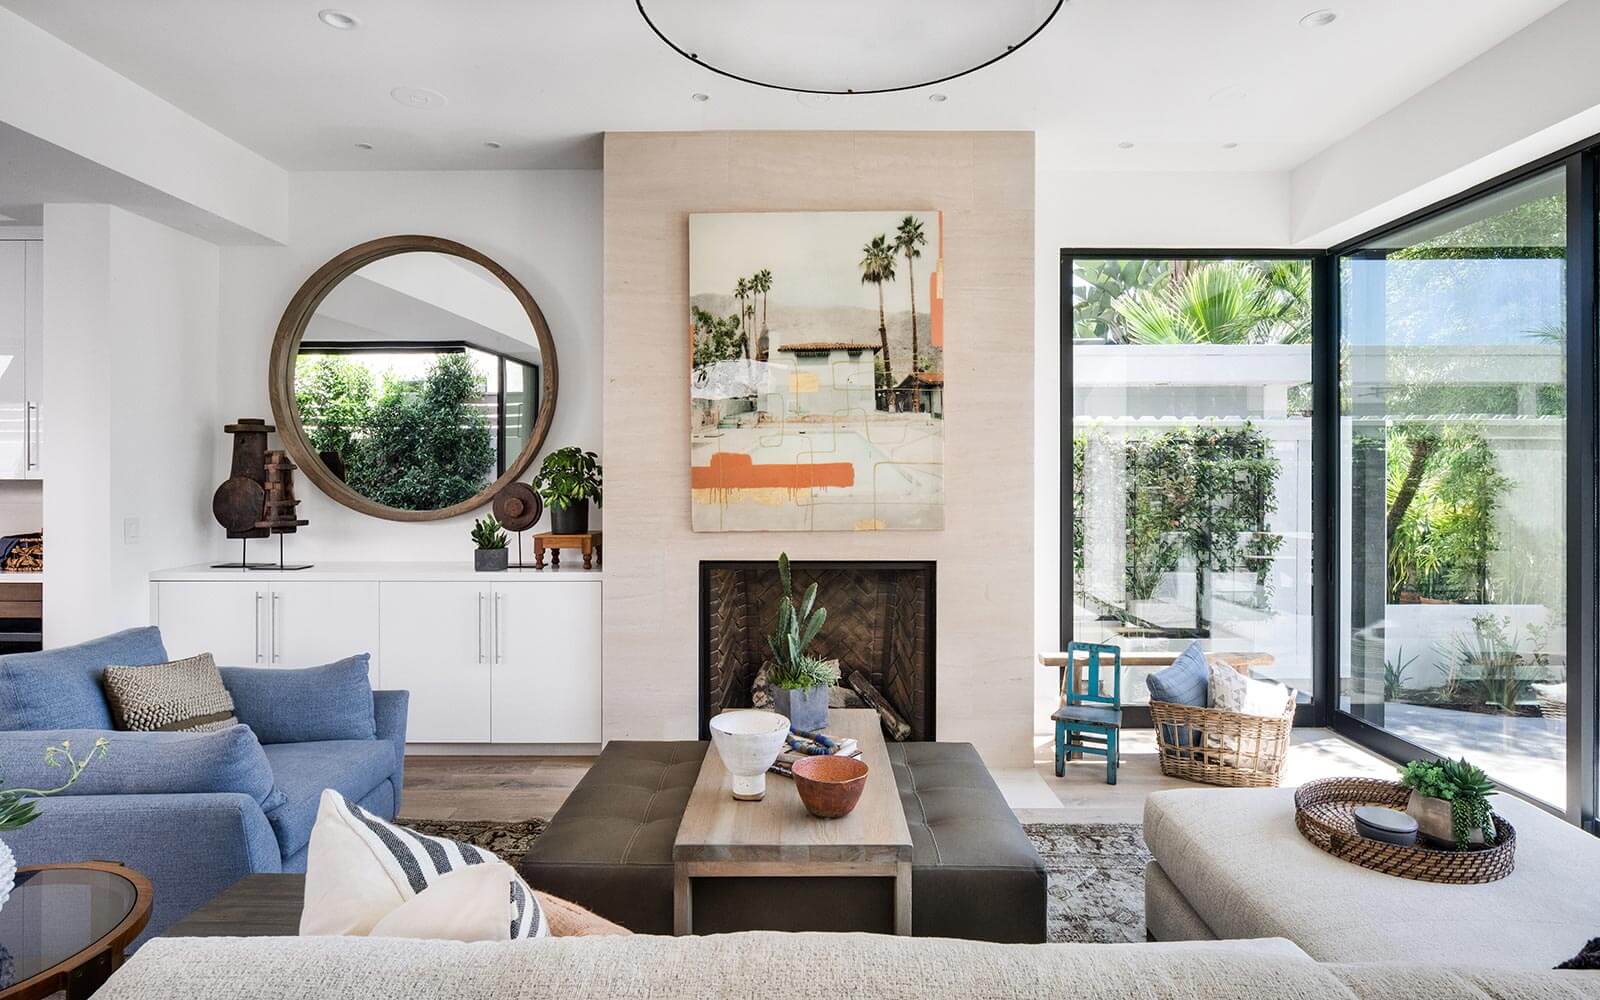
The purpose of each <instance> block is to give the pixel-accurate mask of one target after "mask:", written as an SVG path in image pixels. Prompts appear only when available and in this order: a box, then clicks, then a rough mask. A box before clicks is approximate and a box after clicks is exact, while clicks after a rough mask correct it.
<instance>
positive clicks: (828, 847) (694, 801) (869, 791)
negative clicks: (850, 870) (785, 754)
mask: <svg viewBox="0 0 1600 1000" xmlns="http://www.w3.org/2000/svg"><path fill="white" fill-rule="evenodd" d="M828 735H829V736H831V737H833V738H835V739H838V738H841V737H849V738H852V739H855V740H856V741H857V742H858V743H859V744H860V745H861V759H862V761H863V762H865V763H866V765H867V785H866V788H864V789H862V792H861V801H860V803H859V804H857V805H856V808H855V810H854V811H853V812H851V813H850V815H848V816H844V817H842V818H840V819H816V818H815V817H813V816H812V815H811V814H810V813H808V812H806V809H805V806H804V805H802V804H801V803H800V793H799V792H797V791H796V790H795V787H794V781H793V780H792V779H789V778H785V777H781V776H779V775H776V774H769V775H767V796H766V798H764V799H762V800H761V801H760V802H740V801H737V800H736V799H734V797H733V784H732V779H731V776H730V775H729V774H728V769H727V768H726V767H724V766H723V763H722V758H721V756H719V755H718V754H717V752H716V750H715V748H714V745H713V749H712V750H711V751H709V752H708V753H707V754H706V758H705V763H704V764H702V765H701V767H700V777H699V780H698V781H696V782H695V786H694V790H693V791H692V792H691V793H690V794H689V806H688V808H687V809H686V810H685V811H684V814H683V823H682V824H681V825H680V826H679V827H678V839H677V840H676V841H675V842H674V843H673V847H672V859H673V860H674V861H676V862H744V863H780V864H796V865H815V864H826V863H860V862H866V863H880V864H881V863H886V862H887V863H893V862H897V861H909V860H910V859H911V830H910V828H909V827H907V826H906V815H905V811H904V810H903V809H902V808H901V807H900V791H899V788H898V787H897V786H896V785H895V781H894V769H893V767H892V766H891V765H890V763H889V751H888V748H887V747H886V746H885V745H884V741H883V730H882V727H881V726H880V725H879V722H878V713H876V712H874V711H872V710H871V709H859V708H857V709H849V708H836V709H833V710H832V711H830V712H829V713H828Z"/></svg>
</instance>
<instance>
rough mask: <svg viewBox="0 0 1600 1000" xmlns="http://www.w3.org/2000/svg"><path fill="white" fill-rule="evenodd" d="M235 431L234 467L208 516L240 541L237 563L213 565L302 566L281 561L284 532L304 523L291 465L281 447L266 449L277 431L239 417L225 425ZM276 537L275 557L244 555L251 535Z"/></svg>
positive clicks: (267, 424)
mask: <svg viewBox="0 0 1600 1000" xmlns="http://www.w3.org/2000/svg"><path fill="white" fill-rule="evenodd" d="M223 430H225V431H227V432H228V433H229V434H231V435H233V466H232V468H231V470H230V474H229V476H228V479H227V481H225V482H224V483H223V484H222V485H221V486H218V487H217V492H216V493H214V494H212V496H211V514H212V516H213V517H215V518H216V519H217V523H218V524H220V525H222V527H223V528H224V529H225V530H226V531H227V533H228V537H229V538H237V539H239V561H238V562H236V563H215V564H213V565H212V568H213V569H306V568H308V567H309V565H310V564H309V563H308V564H306V565H303V566H289V565H286V564H285V563H284V560H283V536H284V534H285V533H287V532H292V531H294V530H295V529H296V528H298V527H299V526H301V525H303V524H308V523H310V522H308V521H303V520H297V519H296V517H295V507H296V506H298V505H299V502H300V501H298V500H296V499H295V498H294V480H293V478H292V473H293V472H294V468H295V466H294V463H292V462H290V461H289V459H288V456H287V455H285V454H284V453H283V452H281V451H269V450H268V449H267V435H268V434H270V433H272V432H273V431H275V430H277V428H276V427H273V426H272V425H271V424H269V423H267V422H266V421H265V420H262V419H259V418H255V417H241V418H239V419H238V420H236V421H234V422H233V423H231V424H228V425H227V426H225V427H224V428H223ZM273 535H277V536H278V561H277V562H275V563H271V562H265V563H253V562H251V561H250V560H249V558H248V552H249V549H248V546H249V544H250V539H252V538H270V537H272V536H273Z"/></svg>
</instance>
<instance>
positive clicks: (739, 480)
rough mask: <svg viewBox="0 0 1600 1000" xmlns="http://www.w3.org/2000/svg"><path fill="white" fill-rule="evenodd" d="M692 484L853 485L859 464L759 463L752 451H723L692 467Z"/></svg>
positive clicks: (762, 486) (720, 486)
mask: <svg viewBox="0 0 1600 1000" xmlns="http://www.w3.org/2000/svg"><path fill="white" fill-rule="evenodd" d="M689 472H690V479H689V481H690V484H691V485H692V486H693V487H694V488H695V489H697V490H738V489H758V490H759V489H789V490H804V489H813V488H820V487H825V486H853V485H855V481H856V470H855V466H853V465H851V464H850V463H849V462H818V463H812V462H774V463H771V464H765V463H763V464H761V465H757V464H756V463H755V460H754V459H752V458H751V457H750V456H749V455H741V454H739V453H738V452H731V451H719V452H717V453H716V454H715V455H712V456H711V464H710V465H696V466H693V467H692V468H691V469H690V470H689Z"/></svg>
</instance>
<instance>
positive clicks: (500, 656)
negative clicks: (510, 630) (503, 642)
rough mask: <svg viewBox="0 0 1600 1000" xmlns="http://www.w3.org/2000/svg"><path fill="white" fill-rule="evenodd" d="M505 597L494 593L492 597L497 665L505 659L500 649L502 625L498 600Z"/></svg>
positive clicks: (496, 592)
mask: <svg viewBox="0 0 1600 1000" xmlns="http://www.w3.org/2000/svg"><path fill="white" fill-rule="evenodd" d="M504 596H505V595H504V594H502V593H500V592H499V591H495V595H494V662H496V663H499V662H500V661H501V660H502V659H504V658H505V651H504V650H503V649H501V647H500V630H501V629H502V628H503V627H504V625H503V624H502V623H501V621H500V598H502V597H504Z"/></svg>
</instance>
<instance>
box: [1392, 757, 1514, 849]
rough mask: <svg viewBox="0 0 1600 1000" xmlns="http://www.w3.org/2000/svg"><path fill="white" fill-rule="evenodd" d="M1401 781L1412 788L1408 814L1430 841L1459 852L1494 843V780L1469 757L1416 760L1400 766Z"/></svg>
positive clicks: (1419, 830) (1407, 808) (1407, 809)
mask: <svg viewBox="0 0 1600 1000" xmlns="http://www.w3.org/2000/svg"><path fill="white" fill-rule="evenodd" d="M1400 783H1401V784H1403V785H1405V786H1406V787H1407V788H1409V789H1411V799H1410V801H1409V802H1407V803H1406V813H1407V814H1408V815H1410V816H1411V818H1412V819H1414V820H1416V821H1417V830H1418V832H1420V833H1421V834H1422V835H1423V836H1424V837H1425V838H1427V839H1428V840H1430V841H1432V842H1434V843H1435V844H1443V845H1448V846H1453V847H1455V848H1456V849H1457V850H1460V851H1464V850H1466V849H1467V848H1469V847H1472V846H1473V845H1481V844H1493V843H1494V840H1495V830H1494V811H1493V810H1492V809H1490V808H1489V796H1491V795H1493V794H1495V787H1494V782H1492V781H1490V780H1489V776H1488V775H1487V774H1484V773H1483V771H1482V769H1480V768H1478V767H1476V766H1474V765H1472V764H1469V763H1467V761H1466V758H1462V759H1461V760H1444V761H1439V762H1437V763H1435V762H1433V761H1427V760H1414V761H1412V762H1411V763H1409V764H1407V765H1406V766H1405V767H1403V768H1401V769H1400Z"/></svg>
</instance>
